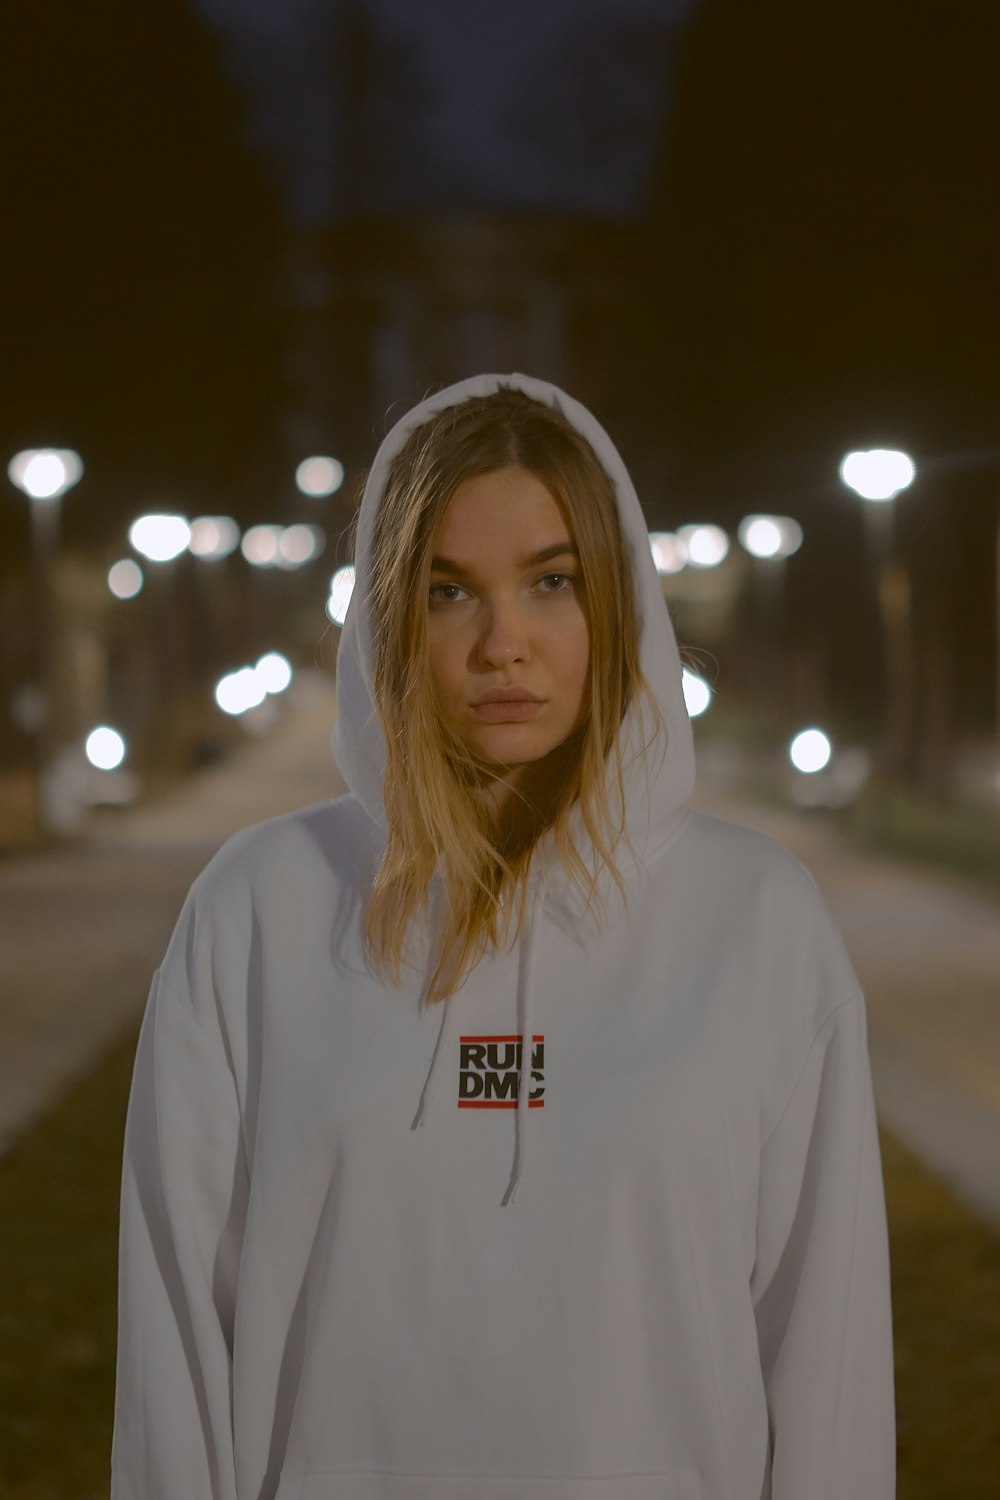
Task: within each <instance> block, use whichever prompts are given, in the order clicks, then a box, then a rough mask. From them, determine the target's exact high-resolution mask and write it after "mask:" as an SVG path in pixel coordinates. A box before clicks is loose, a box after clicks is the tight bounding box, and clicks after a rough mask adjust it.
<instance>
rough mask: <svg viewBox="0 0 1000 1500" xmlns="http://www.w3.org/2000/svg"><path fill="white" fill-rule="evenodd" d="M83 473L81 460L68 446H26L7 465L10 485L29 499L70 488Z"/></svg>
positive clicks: (48, 497) (48, 496)
mask: <svg viewBox="0 0 1000 1500" xmlns="http://www.w3.org/2000/svg"><path fill="white" fill-rule="evenodd" d="M82 473H83V459H82V458H81V457H80V455H79V453H76V452H74V450H73V449H72V448H26V449H25V450H24V451H23V452H22V453H15V455H14V457H13V458H12V459H11V461H10V463H9V464H8V465H7V477H8V478H9V479H10V482H11V484H15V485H16V486H17V488H18V489H19V490H23V491H24V493H25V494H26V495H30V496H31V498H32V500H54V499H56V498H57V496H59V495H64V494H65V493H66V491H67V490H68V489H72V487H73V485H74V484H76V482H77V480H78V479H79V478H80V476H81V474H82Z"/></svg>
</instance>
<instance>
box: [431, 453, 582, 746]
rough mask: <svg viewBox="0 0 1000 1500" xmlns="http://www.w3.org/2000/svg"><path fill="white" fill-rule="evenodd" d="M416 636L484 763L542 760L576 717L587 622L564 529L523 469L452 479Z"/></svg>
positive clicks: (542, 489) (443, 705)
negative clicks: (421, 629) (424, 619)
mask: <svg viewBox="0 0 1000 1500" xmlns="http://www.w3.org/2000/svg"><path fill="white" fill-rule="evenodd" d="M432 553H433V559H432V564H431V583H430V598H429V600H428V640H429V649H430V669H431V678H432V680H433V683H434V687H435V690H436V693H437V696H438V703H439V706H440V710H441V713H442V715H443V717H444V719H445V722H446V723H447V724H448V726H449V727H450V728H451V729H452V730H453V731H454V732H455V733H456V734H457V735H458V737H459V739H460V740H461V741H462V743H463V744H464V745H465V747H466V749H467V750H468V751H469V752H470V754H472V755H473V756H475V757H476V758H477V759H478V760H479V761H481V762H483V763H484V764H486V765H490V766H494V765H495V766H509V767H514V768H519V767H524V766H528V765H530V764H532V763H534V762H537V761H540V760H542V759H543V758H544V757H545V756H547V755H548V754H549V753H550V752H551V751H553V750H555V749H556V747H557V746H559V745H561V744H562V743H563V742H564V741H565V740H566V739H568V738H569V736H570V735H571V734H572V733H573V731H574V730H575V729H578V728H580V726H581V725H582V724H583V723H584V722H585V720H586V717H587V706H588V667H589V662H590V630H589V626H588V623H587V611H586V600H585V598H584V594H583V583H582V581H581V579H580V574H579V562H578V559H577V555H576V549H575V538H574V536H573V533H572V530H571V528H570V526H569V524H568V522H567V520H566V518H565V517H564V515H563V513H562V511H561V510H560V508H559V506H558V504H557V503H556V501H555V499H554V498H553V496H552V494H551V493H550V491H549V490H548V489H547V487H546V486H545V485H544V484H543V483H542V481H541V480H540V479H539V478H538V477H537V476H536V475H535V474H533V473H532V472H531V471H530V470H528V469H521V468H510V469H497V470H494V471H493V472H492V473H489V474H479V475H476V476H475V477H474V478H472V479H467V480H465V481H464V483H462V484H460V485H459V486H458V489H457V490H456V491H455V493H454V495H453V496H452V497H451V500H450V501H449V502H448V505H447V507H446V509H445V511H444V514H443V515H442V517H441V520H440V521H439V523H438V526H437V529H436V531H435V533H434V537H433V542H432Z"/></svg>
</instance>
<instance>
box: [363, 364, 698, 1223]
mask: <svg viewBox="0 0 1000 1500" xmlns="http://www.w3.org/2000/svg"><path fill="white" fill-rule="evenodd" d="M502 387H507V388H510V387H513V388H514V389H515V390H519V391H523V392H524V394H525V395H526V396H530V397H531V398H532V399H533V400H535V401H541V402H543V403H544V404H545V405H547V406H554V407H555V408H556V409H557V410H558V411H560V412H561V413H562V415H563V416H564V417H566V419H567V420H568V421H569V422H570V423H572V425H573V426H574V427H575V428H576V429H577V430H578V431H579V432H581V433H582V434H583V436H584V437H585V438H586V439H587V441H588V442H589V443H590V446H591V447H592V448H593V450H594V452H595V453H596V455H597V457H598V459H599V460H600V462H601V463H602V464H603V466H604V468H605V470H606V471H607V473H608V474H609V475H610V477H611V479H612V481H613V484H614V488H615V493H616V495H617V497H618V508H619V514H620V516H621V523H622V531H623V534H624V537H625V542H626V546H627V549H628V553H629V556H630V559H631V565H632V578H633V580H634V585H635V596H636V603H637V606H638V616H639V628H640V646H641V650H640V661H641V666H642V671H643V673H644V675H645V678H646V681H647V683H648V684H649V687H650V689H651V691H652V692H653V694H654V696H655V698H656V701H657V703H658V704H659V708H660V712H661V714H662V716H663V721H664V724H665V725H666V745H664V744H663V738H662V734H661V735H660V736H659V743H658V744H654V745H653V746H652V747H650V748H649V749H648V750H647V751H646V752H645V753H644V752H643V726H642V725H641V724H640V723H639V721H638V715H637V714H636V713H635V711H634V710H630V711H629V712H628V713H627V714H626V717H625V720H624V722H623V724H622V729H621V733H622V737H623V751H624V757H623V760H624V766H625V795H626V831H627V834H628V841H629V846H630V850H631V853H630V854H628V853H626V854H622V853H621V852H619V855H618V856H616V858H617V861H618V866H619V869H620V870H621V871H622V873H623V874H624V875H625V876H626V879H629V878H632V879H635V878H640V877H641V874H642V868H643V865H644V863H645V862H646V861H648V860H649V859H650V858H651V856H652V855H653V854H654V853H655V851H656V850H658V849H661V848H662V847H664V846H665V845H666V844H667V843H669V842H671V841H672V840H673V838H674V837H675V836H676V834H677V832H678V831H679V829H680V827H681V824H682V823H683V821H684V819H685V817H686V804H687V801H688V798H689V797H690V795H691V791H692V787H693V784H694V749H693V744H692V735H691V721H690V718H689V716H688V712H687V709H686V707H685V703H684V694H683V690H682V681H681V663H680V656H679V653H678V650H677V642H676V639H675V637H674V632H673V627H672V625H671V623H670V617H669V615H668V613H667V610H666V607H665V605H664V602H663V593H662V591H661V588H660V581H659V578H658V576H657V572H656V568H655V566H654V564H653V558H652V553H651V551H650V547H649V533H648V531H647V528H646V522H645V519H644V517H643V514H642V508H641V507H640V505H639V500H638V497H637V496H636V493H635V489H634V487H633V485H632V481H631V479H630V478H629V476H628V472H627V470H626V468H625V465H624V464H623V463H622V460H621V458H620V456H619V454H618V451H617V449H616V448H615V446H614V444H613V443H612V441H611V439H610V438H609V437H608V435H607V433H606V432H605V431H604V428H603V427H602V426H601V425H600V423H599V422H598V421H597V420H596V419H595V418H594V417H593V416H592V415H591V414H590V412H589V411H587V409H586V407H583V406H581V405H580V403H579V402H578V401H574V400H573V398H572V397H571V396H567V395H566V393H565V391H561V390H560V389H559V388H558V387H557V386H554V385H550V384H549V382H548V381H545V380H535V379H533V378H532V377H530V376H528V375H477V376H475V377H473V378H472V379H470V380H462V381H459V383H458V384H457V385H452V386H448V387H447V389H445V390H443V391H439V392H438V393H437V394H436V395H434V396H431V397H429V398H428V400H426V401H422V402H421V403H420V404H419V405H418V406H415V407H413V409H412V410H411V411H408V412H407V413H406V415H405V416H404V417H402V418H400V420H399V421H398V422H397V423H396V425H395V426H394V427H393V428H392V430H391V431H390V432H389V433H388V435H387V436H386V438H385V439H384V441H383V442H382V444H381V446H380V448H379V450H378V453H377V454H376V457H375V462H374V464H373V465H372V469H371V473H370V474H369V476H368V483H367V485H366V486H365V492H364V495H363V497H362V501H361V510H360V513H359V517H358V531H357V548H356V556H355V569H356V578H355V586H354V594H353V596H352V598H351V603H350V608H349V609H348V612H347V618H346V620H345V622H344V629H343V635H342V637H341V641H340V648H339V651H338V655H337V724H336V727H335V730H334V735H333V750H334V754H335V756H336V759H337V762H338V764H339V766H340V769H341V772H342V773H343V776H344V779H345V781H346V782H347V784H348V786H349V787H350V789H351V791H352V792H353V794H354V796H355V797H356V798H357V799H358V801H359V802H360V803H361V805H362V806H363V807H364V809H365V811H366V812H367V813H368V816H369V817H370V818H371V820H372V822H373V824H375V825H377V827H378V828H380V829H381V830H382V831H383V833H384V831H385V826H386V815H385V804H384V801H383V795H382V793H383V783H384V778H385V744H384V741H383V738H382V731H381V727H380V725H379V720H378V715H377V713H376V711H375V702H374V693H373V677H374V673H373V653H372V618H371V602H370V579H371V551H372V540H373V536H374V531H375V522H376V518H377V516H378V512H379V506H380V505H381V503H382V495H383V491H384V489H385V483H386V478H387V475H388V471H389V468H390V466H391V464H392V461H393V459H394V458H395V456H396V454H397V453H398V452H399V450H400V448H401V447H402V446H403V444H404V443H405V441H406V439H407V438H408V437H409V435H410V433H411V432H412V431H413V430H414V428H416V427H420V426H421V425H422V424H423V423H424V422H426V421H428V419H429V418H431V417H432V416H434V415H436V414H437V413H438V412H440V411H443V410H444V409H445V408H447V407H449V406H455V405H458V404H459V403H460V402H462V401H468V400H470V399H471V398H472V397H476V396H488V395H490V394H492V393H493V392H494V391H497V390H499V389H501V388H502ZM574 834H575V836H576V840H577V847H578V848H580V849H581V852H583V851H584V849H585V842H584V836H583V830H582V827H581V826H580V824H579V823H578V824H577V826H576V828H575V829H574ZM537 856H538V857H537V858H536V859H535V860H533V861H532V872H531V899H530V904H529V914H528V919H527V922H526V924H525V926H524V929H523V931H522V934H521V939H520V950H521V951H520V954H519V958H518V961H517V965H516V976H517V977H516V1009H517V1020H516V1027H517V1032H518V1034H519V1035H520V1037H521V1038H522V1045H521V1067H520V1076H519V1092H518V1096H517V1110H516V1122H517V1124H516V1134H515V1142H514V1157H513V1164H512V1168H511V1175H510V1180H509V1182H508V1184H507V1190H506V1192H505V1194H504V1196H503V1198H502V1200H501V1202H502V1204H503V1205H504V1206H506V1205H507V1204H508V1203H513V1202H514V1200H515V1199H516V1197H517V1195H518V1191H519V1189H520V1187H521V1186H522V1184H523V1182H524V1178H525V1175H526V1171H527V1162H528V1154H529V1146H530V1127H529V1120H530V1110H529V1108H528V1104H529V1092H530V1079H531V1056H532V1038H534V1036H535V1032H534V1007H535V1003H536V996H535V988H536V987H535V983H534V970H535V956H536V952H537V946H538V934H539V927H540V925H541V916H542V911H543V908H544V911H545V914H546V916H548V917H550V918H551V919H552V920H556V921H559V922H560V923H561V924H562V925H563V926H564V928H567V929H569V930H573V931H575V932H576V933H577V934H578V935H579V934H580V933H581V932H582V931H583V929H582V928H581V926H580V924H579V922H578V921H577V919H578V917H579V916H580V915H581V905H580V903H581V901H582V898H581V897H580V896H579V894H578V893H577V892H576V891H575V889H574V888H573V887H572V886H571V884H570V881H569V877H568V876H567V875H566V873H565V871H564V870H563V867H562V865H561V863H560V862H559V861H558V860H556V859H554V858H552V855H551V835H547V836H545V837H543V838H542V839H541V840H540V841H539V844H538V846H537ZM633 860H634V861H635V864H632V861H633ZM600 884H601V886H602V888H603V890H604V892H605V894H607V895H609V896H611V895H613V887H612V884H611V881H610V878H609V877H607V876H605V878H603V879H601V881H600ZM459 993H460V992H459ZM455 999H456V996H455V995H454V994H453V995H450V996H449V997H448V998H447V999H446V1000H445V1002H444V1004H443V1005H442V1007H441V1010H442V1012H443V1014H442V1016H441V1023H440V1028H439V1031H438V1036H437V1042H436V1045H435V1048H434V1053H433V1056H432V1059H431V1063H430V1068H429V1070H428V1073H427V1077H426V1080H425V1082H424V1086H423V1091H422V1093H421V1095H420V1101H419V1105H418V1108H417V1113H416V1116H415V1117H414V1120H413V1127H412V1128H414V1129H416V1128H417V1127H418V1126H422V1125H424V1124H425V1121H426V1116H427V1112H428V1109H429V1106H430V1104H431V1100H432V1098H433V1096H434V1093H435V1090H436V1087H437V1084H438V1081H439V1079H440V1077H441V1074H442V1072H443V1071H445V1069H446V1068H447V1058H448V1057H449V1055H450V1054H449V1048H450V1044H451V1040H452V1034H453V1031H454V1018H455V1013H456V1006H455V1004H453V1001H454V1000H455ZM421 1003H422V1004H423V1001H422V1002H421Z"/></svg>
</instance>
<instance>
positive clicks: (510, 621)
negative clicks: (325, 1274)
mask: <svg viewBox="0 0 1000 1500" xmlns="http://www.w3.org/2000/svg"><path fill="white" fill-rule="evenodd" d="M479 654H480V656H481V657H482V658H483V660H484V662H486V663H487V664H488V665H489V666H494V667H504V666H509V665H510V664H511V663H512V662H515V661H523V660H524V659H525V657H526V656H527V654H528V645H527V633H526V631H525V628H524V621H523V620H522V618H521V616H520V613H519V612H518V610H517V609H516V608H515V607H514V606H513V605H509V604H495V605H491V606H490V607H489V608H488V609H487V611H486V614H485V618H484V620H483V630H482V634H481V635H480V638H479Z"/></svg>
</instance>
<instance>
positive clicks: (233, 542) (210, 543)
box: [188, 516, 240, 562]
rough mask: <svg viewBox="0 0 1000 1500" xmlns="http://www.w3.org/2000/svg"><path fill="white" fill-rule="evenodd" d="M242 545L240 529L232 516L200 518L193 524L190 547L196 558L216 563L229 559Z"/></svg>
mask: <svg viewBox="0 0 1000 1500" xmlns="http://www.w3.org/2000/svg"><path fill="white" fill-rule="evenodd" d="M239 544H240V528H239V527H238V526H237V524H236V522H235V521H234V520H233V518H232V516H198V517H197V518H196V519H195V520H193V521H192V522H191V540H190V542H189V543H188V546H189V548H190V550H191V552H192V553H193V554H194V556H195V557H202V558H205V560H206V561H208V562H215V561H216V560H217V559H218V558H220V557H228V556H229V554H230V553H231V552H235V551H236V548H237V547H238V546H239Z"/></svg>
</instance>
